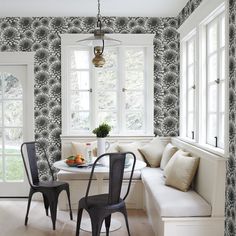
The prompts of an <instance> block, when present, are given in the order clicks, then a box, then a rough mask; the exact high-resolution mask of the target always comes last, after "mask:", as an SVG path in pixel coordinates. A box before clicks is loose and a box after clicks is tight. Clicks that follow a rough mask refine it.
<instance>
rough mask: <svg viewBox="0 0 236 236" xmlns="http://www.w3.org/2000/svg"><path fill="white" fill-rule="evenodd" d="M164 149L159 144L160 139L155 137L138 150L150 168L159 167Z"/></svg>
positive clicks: (161, 144)
mask: <svg viewBox="0 0 236 236" xmlns="http://www.w3.org/2000/svg"><path fill="white" fill-rule="evenodd" d="M164 148H165V145H164V144H163V143H162V142H161V140H160V138H159V137H156V138H154V139H153V140H152V141H151V142H150V143H148V144H146V145H145V146H143V147H141V148H139V149H138V150H139V151H140V152H141V153H142V154H143V156H144V158H145V159H146V161H147V162H148V164H149V165H150V166H151V167H159V166H160V163H161V157H162V153H163V151H164Z"/></svg>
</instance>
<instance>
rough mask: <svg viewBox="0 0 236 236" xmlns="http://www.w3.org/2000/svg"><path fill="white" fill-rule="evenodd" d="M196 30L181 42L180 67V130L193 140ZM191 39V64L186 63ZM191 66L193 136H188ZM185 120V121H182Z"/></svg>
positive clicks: (194, 130) (195, 107)
mask: <svg viewBox="0 0 236 236" xmlns="http://www.w3.org/2000/svg"><path fill="white" fill-rule="evenodd" d="M196 40H197V39H196V30H195V29H194V30H193V31H192V32H190V33H189V34H188V35H187V36H186V37H185V38H184V39H183V40H182V43H181V68H182V80H181V91H182V92H181V98H180V99H181V101H182V104H181V114H182V117H181V120H182V121H183V122H181V124H182V126H181V130H182V133H181V135H182V136H185V137H186V138H188V139H190V140H192V141H194V140H195V139H196V110H197V106H196V89H197V88H196V73H197V63H196V53H197V50H196ZM191 41H193V43H194V59H193V63H192V64H191V65H189V64H188V61H189V59H188V44H189V42H191ZM190 66H192V67H193V68H194V78H193V79H194V85H193V86H194V88H192V91H194V102H193V103H194V107H193V111H192V112H191V113H193V130H192V132H194V133H193V136H191V137H189V136H188V118H189V117H188V116H189V113H190V112H189V110H188V101H189V99H188V97H189V86H188V72H189V67H190ZM184 121H186V122H184Z"/></svg>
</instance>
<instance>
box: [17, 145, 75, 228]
mask: <svg viewBox="0 0 236 236" xmlns="http://www.w3.org/2000/svg"><path fill="white" fill-rule="evenodd" d="M37 147H38V148H40V150H42V151H43V153H44V156H45V158H46V161H47V163H48V166H49V170H50V174H51V177H52V180H51V181H47V182H40V181H39V173H38V167H37V156H36V148H37ZM24 150H25V152H24ZM21 155H22V159H23V163H24V167H25V171H26V175H27V178H28V181H29V184H30V192H29V198H28V206H27V212H26V216H25V225H27V223H28V214H29V209H30V204H31V199H32V196H33V194H34V193H36V192H40V193H42V195H43V200H44V206H45V210H46V215H47V216H48V208H50V213H51V219H52V225H53V230H55V229H56V216H57V203H58V196H59V194H60V192H61V191H63V190H65V191H66V193H67V197H68V202H69V208H70V219H71V220H73V216H72V211H71V203H70V191H69V184H68V183H65V182H59V181H55V180H54V177H53V172H52V168H51V166H50V164H49V161H48V158H47V155H46V151H45V149H44V148H43V147H42V145H41V144H40V143H39V142H25V143H23V144H22V145H21ZM26 156H27V159H28V160H27V159H26ZM26 160H27V162H26ZM27 165H28V166H29V169H30V170H28V168H27Z"/></svg>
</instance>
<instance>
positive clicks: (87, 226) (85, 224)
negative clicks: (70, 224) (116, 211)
mask: <svg viewBox="0 0 236 236" xmlns="http://www.w3.org/2000/svg"><path fill="white" fill-rule="evenodd" d="M119 228H121V223H120V221H118V220H113V219H111V226H110V230H109V231H110V232H111V231H115V230H118V229H119ZM80 229H82V230H83V231H87V232H92V227H91V220H90V219H85V220H82V221H81V225H80ZM105 232H106V227H105V222H103V224H102V228H101V233H105Z"/></svg>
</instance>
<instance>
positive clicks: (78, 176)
mask: <svg viewBox="0 0 236 236" xmlns="http://www.w3.org/2000/svg"><path fill="white" fill-rule="evenodd" d="M89 176H90V173H75V172H69V171H64V170H60V171H59V172H58V173H57V178H58V179H59V180H64V181H69V180H88V179H89ZM129 177H130V172H124V179H129ZM93 179H96V177H95V176H94V177H93ZM104 179H108V174H105V178H104ZM138 179H139V180H140V179H141V171H140V170H138V171H134V174H133V180H138Z"/></svg>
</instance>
